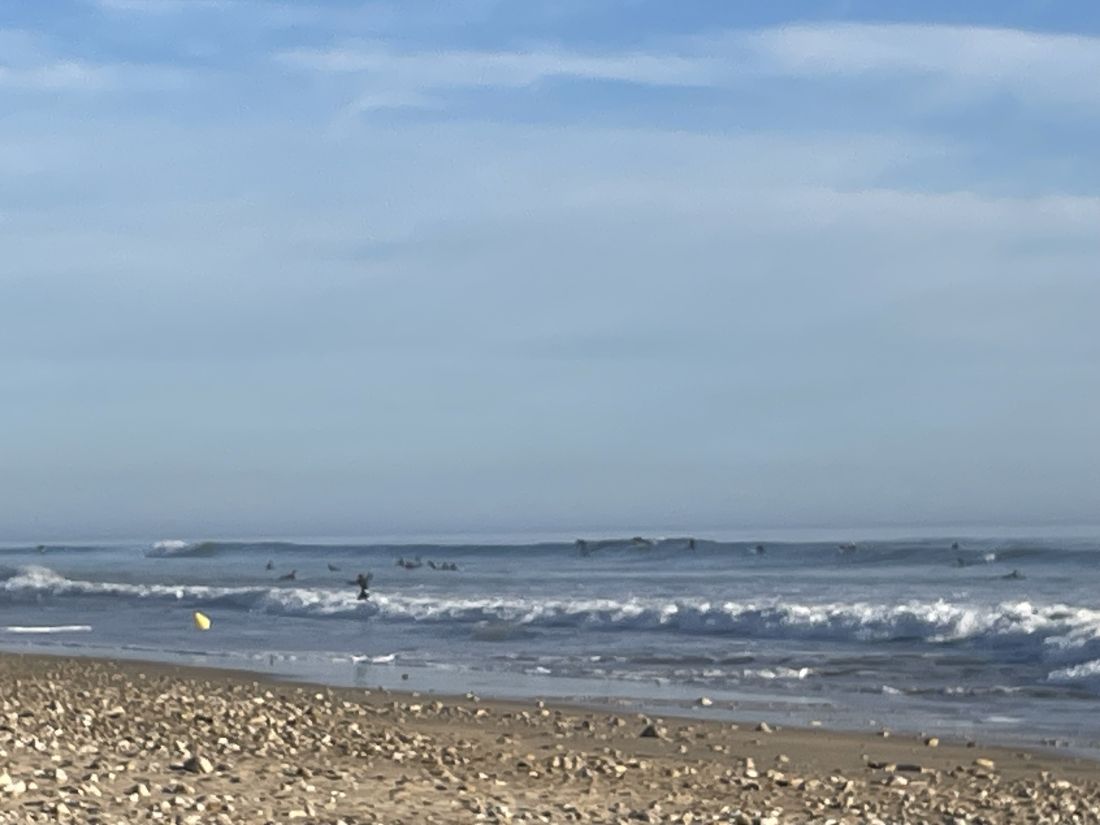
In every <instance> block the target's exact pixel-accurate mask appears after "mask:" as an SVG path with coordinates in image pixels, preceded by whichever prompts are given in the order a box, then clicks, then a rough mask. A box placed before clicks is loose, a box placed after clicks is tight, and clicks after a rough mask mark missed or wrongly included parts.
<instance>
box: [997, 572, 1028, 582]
mask: <svg viewBox="0 0 1100 825" xmlns="http://www.w3.org/2000/svg"><path fill="white" fill-rule="evenodd" d="M1023 577H1024V574H1023V573H1021V572H1020V571H1019V570H1013V571H1012V572H1011V573H1007V574H1006V575H1004V576H1001V578H1002V579H1005V580H1007V581H1016V580H1017V579H1022V578H1023Z"/></svg>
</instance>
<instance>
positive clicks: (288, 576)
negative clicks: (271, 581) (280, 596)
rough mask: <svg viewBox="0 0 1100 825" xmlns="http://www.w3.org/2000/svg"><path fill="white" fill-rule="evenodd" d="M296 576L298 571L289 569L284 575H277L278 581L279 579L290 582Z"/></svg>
mask: <svg viewBox="0 0 1100 825" xmlns="http://www.w3.org/2000/svg"><path fill="white" fill-rule="evenodd" d="M297 578H298V571H297V570H291V571H290V572H289V573H287V574H286V575H285V576H279V581H281V582H292V581H294V580H295V579H297Z"/></svg>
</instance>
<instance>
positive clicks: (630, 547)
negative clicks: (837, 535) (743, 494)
mask: <svg viewBox="0 0 1100 825" xmlns="http://www.w3.org/2000/svg"><path fill="white" fill-rule="evenodd" d="M23 552H25V551H23ZM280 554H299V555H301V554H308V555H316V556H317V557H327V558H336V557H344V558H348V557H351V558H361V559H363V560H364V561H366V560H373V559H392V558H395V557H398V556H403V557H406V558H410V557H416V556H423V557H424V558H430V557H433V556H434V557H436V558H439V557H457V558H461V557H469V556H481V557H485V556H503V557H508V556H512V557H524V558H532V557H541V556H546V557H554V556H570V557H573V558H575V559H576V560H577V562H578V563H584V562H591V563H601V562H606V561H608V560H618V559H621V560H623V561H628V560H633V559H638V560H641V559H648V560H651V561H661V560H663V559H668V560H670V561H675V562H676V563H677V564H690V561H691V560H692V559H700V560H705V559H714V558H723V559H730V560H731V563H741V564H746V565H754V566H765V567H777V566H778V567H781V566H784V565H794V564H797V565H799V566H800V567H803V568H804V567H806V566H814V565H821V566H825V567H837V566H842V567H853V566H854V567H862V566H889V565H907V566H919V567H935V566H944V567H946V566H961V567H972V566H977V565H987V564H993V563H1002V564H1006V565H1007V564H1011V565H1012V566H1014V567H1026V566H1028V565H1031V564H1042V565H1044V566H1050V565H1055V564H1059V563H1063V562H1070V563H1073V562H1078V563H1080V562H1089V563H1091V562H1092V561H1094V560H1095V559H1096V558H1097V557H1098V555H1100V546H1098V544H1097V543H1096V542H1084V543H1082V542H1077V543H1067V542H1057V541H1050V542H1027V541H1019V540H1016V541H1001V542H997V541H992V540H983V541H974V542H970V543H967V544H964V545H963V546H962V547H958V548H956V547H954V546H953V543H952V542H950V541H948V540H932V539H922V540H915V541H888V542H864V543H859V544H847V543H845V544H837V543H833V542H806V543H802V542H799V543H779V542H776V543H768V544H757V543H756V542H720V541H711V540H706V539H698V540H694V541H693V540H692V539H690V538H688V537H671V538H669V537H658V538H646V537H641V536H635V537H630V538H617V539H599V540H589V541H585V542H583V543H578V542H574V541H560V542H540V543H533V544H400V543H388V544H370V543H357V544H356V543H352V544H311V543H296V542H289V541H254V542H248V541H218V540H210V541H183V540H179V539H168V540H163V541H158V542H156V543H154V544H153V545H151V546H150V547H149V548H148V549H147V550H146V553H145V555H146V556H148V557H150V558H164V559H178V558H209V557H220V556H233V555H258V556H277V555H280Z"/></svg>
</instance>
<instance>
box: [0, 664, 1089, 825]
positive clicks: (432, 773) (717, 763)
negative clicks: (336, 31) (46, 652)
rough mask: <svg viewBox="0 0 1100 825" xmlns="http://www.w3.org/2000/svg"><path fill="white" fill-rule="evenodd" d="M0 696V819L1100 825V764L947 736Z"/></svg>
mask: <svg viewBox="0 0 1100 825" xmlns="http://www.w3.org/2000/svg"><path fill="white" fill-rule="evenodd" d="M456 687H457V686H456ZM0 696H2V699H0V710H2V713H3V719H2V720H0V822H89V823H93V822H94V823H129V822H171V823H188V825H197V824H198V823H206V822H217V823H238V822H240V823H253V822H254V823H265V822H286V821H291V820H296V821H302V822H318V823H340V822H343V823H349V825H350V823H408V824H409V825H413V823H433V822H435V823H449V822H496V823H503V822H608V823H645V822H649V823H655V822H673V823H682V825H690V823H693V822H696V823H697V822H734V823H788V822H791V823H802V822H821V823H827V822H832V823H877V822H881V823H901V822H906V823H908V822H913V823H918V822H948V823H999V822H1029V823H1031V822H1051V823H1054V822H1075V823H1091V822H1100V764H1097V763H1094V762H1090V761H1087V760H1082V759H1074V758H1067V757H1064V756H1058V755H1051V754H1046V753H1037V752H1024V751H1017V750H1012V749H1003V748H988V747H983V746H982V745H981V743H972V742H971V743H951V742H946V741H945V742H939V741H938V740H936V739H933V738H931V737H933V736H934V732H928V733H927V735H926V736H924V737H917V736H913V735H901V734H894V735H889V736H883V735H881V734H880V735H855V734H844V733H834V732H828V731H824V730H820V729H810V730H793V729H780V730H772V729H770V728H769V727H768V726H767V725H764V726H757V725H742V726H738V725H731V724H728V723H720V722H700V721H696V720H680V719H673V718H667V719H656V718H648V717H644V716H640V715H617V714H609V713H607V712H606V711H589V710H585V709H583V708H572V707H561V708H559V707H555V706H550V705H546V706H544V705H543V704H542V703H540V702H526V703H515V702H489V701H484V700H481V699H479V698H477V697H474V696H472V695H469V696H457V697H442V696H435V695H427V694H416V693H405V694H397V693H392V692H383V691H378V690H374V691H365V690H355V689H331V688H326V687H318V686H304V685H297V684H287V683H277V682H270V681H260V680H257V679H256V678H255V677H254V676H252V675H251V674H247V673H240V672H229V671H211V670H198V669H187V668H180V667H173V666H166V665H159V664H144V663H129V662H116V661H108V660H92V659H76V658H73V659H67V658H51V657H40V656H29V655H14V654H5V655H2V656H0Z"/></svg>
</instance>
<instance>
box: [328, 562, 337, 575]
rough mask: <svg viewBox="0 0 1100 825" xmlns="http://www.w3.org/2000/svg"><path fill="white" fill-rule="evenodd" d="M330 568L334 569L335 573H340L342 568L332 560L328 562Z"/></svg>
mask: <svg viewBox="0 0 1100 825" xmlns="http://www.w3.org/2000/svg"><path fill="white" fill-rule="evenodd" d="M328 569H329V570H331V571H332V572H333V573H339V572H340V568H339V567H337V566H336V565H335V564H333V563H332V562H329V563H328Z"/></svg>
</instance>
